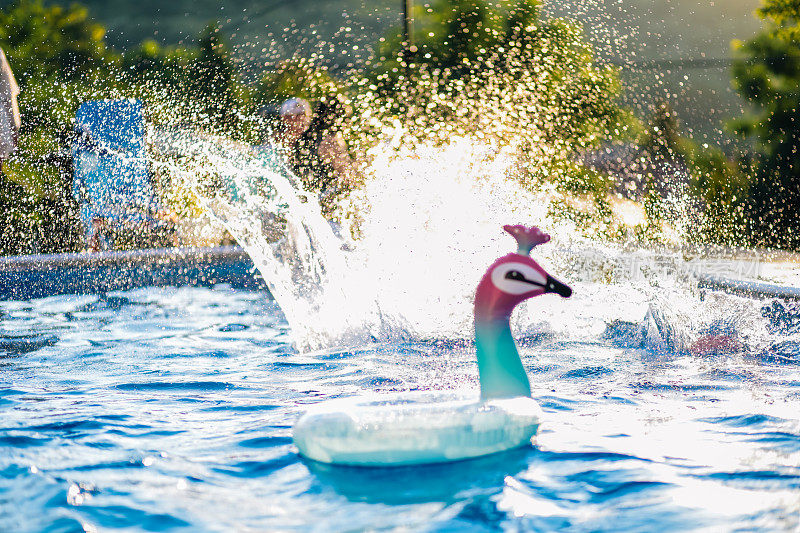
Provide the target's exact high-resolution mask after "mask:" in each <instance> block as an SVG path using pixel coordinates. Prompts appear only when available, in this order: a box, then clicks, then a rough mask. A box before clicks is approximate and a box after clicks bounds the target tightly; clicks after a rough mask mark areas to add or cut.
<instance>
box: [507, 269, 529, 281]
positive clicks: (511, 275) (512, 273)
mask: <svg viewBox="0 0 800 533" xmlns="http://www.w3.org/2000/svg"><path fill="white" fill-rule="evenodd" d="M506 279H513V280H514V281H525V276H523V275H522V272H520V271H519V270H509V271H508V272H506Z"/></svg>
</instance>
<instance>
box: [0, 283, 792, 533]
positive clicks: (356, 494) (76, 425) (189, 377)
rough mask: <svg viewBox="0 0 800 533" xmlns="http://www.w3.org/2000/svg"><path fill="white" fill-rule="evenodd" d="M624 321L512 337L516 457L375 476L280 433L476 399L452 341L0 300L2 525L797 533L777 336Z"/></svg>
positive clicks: (165, 309)
mask: <svg viewBox="0 0 800 533" xmlns="http://www.w3.org/2000/svg"><path fill="white" fill-rule="evenodd" d="M577 289H578V291H579V290H580V286H578V287H577ZM737 305H739V308H740V311H741V310H742V309H744V310H750V311H749V312H750V315H748V316H749V317H750V319H748V320H751V321H754V320H755V321H757V320H766V319H762V318H761V316H762V314H761V313H760V312H759V306H760V304H756V303H752V304H751V303H748V301H745V300H742V301H741V302H739V303H738V304H737ZM751 308H752V309H751ZM623 326H624V325H623ZM623 326H620V325H619V324H616V325H613V326H612V327H609V328H606V329H605V331H601V332H600V333H598V332H596V331H594V330H592V331H588V332H583V333H581V334H580V335H577V334H576V335H567V334H565V333H564V332H563V331H562V330H559V329H558V328H550V329H546V328H545V329H543V330H542V332H541V333H534V334H530V335H528V336H527V337H526V338H524V339H522V350H521V351H522V355H523V358H524V362H525V364H526V366H527V368H528V371H529V374H530V375H531V380H532V385H533V390H534V396H535V398H536V399H537V400H538V401H539V402H540V403H541V405H542V407H543V409H544V411H545V419H544V421H543V425H542V429H541V432H540V434H539V436H538V438H537V441H536V444H535V446H531V447H530V448H527V449H521V450H518V451H514V452H510V453H506V454H500V455H496V456H493V457H489V458H485V459H481V460H474V461H465V462H461V463H455V464H450V465H441V466H428V467H420V468H400V469H393V470H380V469H379V470H374V469H354V468H336V467H326V466H322V465H315V464H308V463H306V462H304V461H303V460H301V459H300V458H299V457H298V455H297V453H296V450H295V448H294V447H293V446H292V441H291V426H292V424H293V422H294V421H295V420H296V419H297V417H298V416H299V414H300V413H301V412H302V410H303V408H304V407H305V406H306V405H308V404H311V403H314V402H318V401H321V400H324V399H327V398H334V397H343V396H350V395H353V394H357V393H360V392H365V391H372V390H378V391H398V390H417V389H469V388H475V387H476V386H477V375H476V368H475V363H474V356H473V355H472V346H471V345H470V343H469V342H466V341H444V340H436V339H433V340H429V341H418V342H407V343H395V344H375V345H369V346H360V347H355V348H352V349H349V350H329V351H325V352H317V353H313V354H310V355H298V354H296V353H295V352H294V350H293V349H292V346H291V343H290V331H289V329H288V326H287V325H286V322H285V320H284V319H283V317H282V315H281V312H280V310H279V309H278V307H277V305H276V304H275V303H274V302H272V301H269V300H267V299H266V298H264V296H263V295H262V294H260V293H258V292H247V291H234V290H230V289H226V288H225V287H218V288H217V289H213V290H212V289H200V288H171V289H153V288H149V289H138V290H132V291H127V292H119V293H113V294H110V295H109V296H107V297H102V298H101V297H98V296H59V297H52V298H45V299H39V300H34V301H29V302H2V303H0V327H2V335H0V337H2V338H3V340H2V342H0V368H1V369H2V370H0V420H2V422H0V531H23V532H24V531H84V530H88V531H92V530H99V531H108V530H115V529H125V530H130V531H139V530H144V531H267V530H281V531H361V530H378V529H392V528H400V529H407V530H423V531H453V530H468V531H495V530H510V531H520V530H537V531H539V530H541V531H547V530H570V531H651V530H660V531H686V530H695V529H708V530H734V529H738V530H752V529H760V530H766V531H770V530H774V531H783V530H794V529H797V528H799V527H800V519H799V518H798V517H799V516H800V467H798V465H800V367H798V365H797V364H796V363H795V361H796V359H795V357H794V355H793V354H794V353H795V352H793V351H792V350H793V349H794V348H791V347H790V346H789V345H790V344H791V343H792V338H791V335H789V336H788V337H787V336H786V335H784V337H781V339H782V340H781V342H782V343H784V344H781V345H776V346H773V347H771V348H769V349H767V350H766V351H765V350H764V349H763V347H760V348H758V349H756V348H753V349H747V350H744V351H740V352H737V353H733V354H722V355H720V354H716V355H708V356H703V357H700V356H691V355H680V354H677V353H669V351H667V352H664V351H663V350H662V351H661V352H658V353H656V351H654V350H653V349H652V346H650V345H648V344H647V343H646V342H640V340H637V339H638V338H637V337H636V335H638V333H637V332H636V331H633V330H636V328H637V327H638V326H637V325H636V324H634V325H633V326H630V325H628V326H626V327H623ZM576 327H580V324H578V326H576ZM748 327H751V328H752V326H748ZM632 331H633V333H632ZM787 339H788V340H787ZM786 343H788V344H786Z"/></svg>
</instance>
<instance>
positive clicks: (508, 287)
mask: <svg viewBox="0 0 800 533" xmlns="http://www.w3.org/2000/svg"><path fill="white" fill-rule="evenodd" d="M492 283H493V284H494V286H495V287H496V288H497V289H499V290H500V291H502V292H504V293H506V294H527V293H533V292H544V288H545V285H546V283H547V279H546V278H545V276H544V275H543V274H542V273H540V272H539V271H537V270H535V269H533V268H531V267H530V266H528V265H525V264H522V263H503V264H501V265H499V266H498V267H496V268H495V269H494V270H493V271H492Z"/></svg>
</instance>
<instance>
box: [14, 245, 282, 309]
mask: <svg viewBox="0 0 800 533" xmlns="http://www.w3.org/2000/svg"><path fill="white" fill-rule="evenodd" d="M220 283H225V284H229V285H231V286H233V287H236V288H246V289H256V290H263V291H266V292H268V291H267V288H266V284H265V283H264V281H263V279H261V276H260V275H259V274H258V272H257V271H256V270H255V267H254V265H253V262H252V260H251V259H250V257H249V256H248V255H247V253H246V252H245V251H244V250H243V249H242V248H241V247H239V246H220V247H216V248H159V249H149V250H134V251H126V252H100V253H72V254H51V255H23V256H9V257H0V300H28V299H31V298H42V297H46V296H55V295H59V294H97V293H105V292H109V291H117V290H127V289H132V288H136V287H145V286H156V287H163V286H184V285H190V286H205V287H212V286H214V285H217V284H220Z"/></svg>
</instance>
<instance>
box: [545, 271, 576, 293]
mask: <svg viewBox="0 0 800 533" xmlns="http://www.w3.org/2000/svg"><path fill="white" fill-rule="evenodd" d="M544 292H545V293H548V292H553V293H555V294H558V295H559V296H563V297H564V298H569V297H570V296H572V289H570V288H569V287H568V286H567V285H565V284H563V283H561V282H560V281H558V280H557V279H556V278H554V277H552V276H547V284H546V285H545V288H544Z"/></svg>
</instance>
